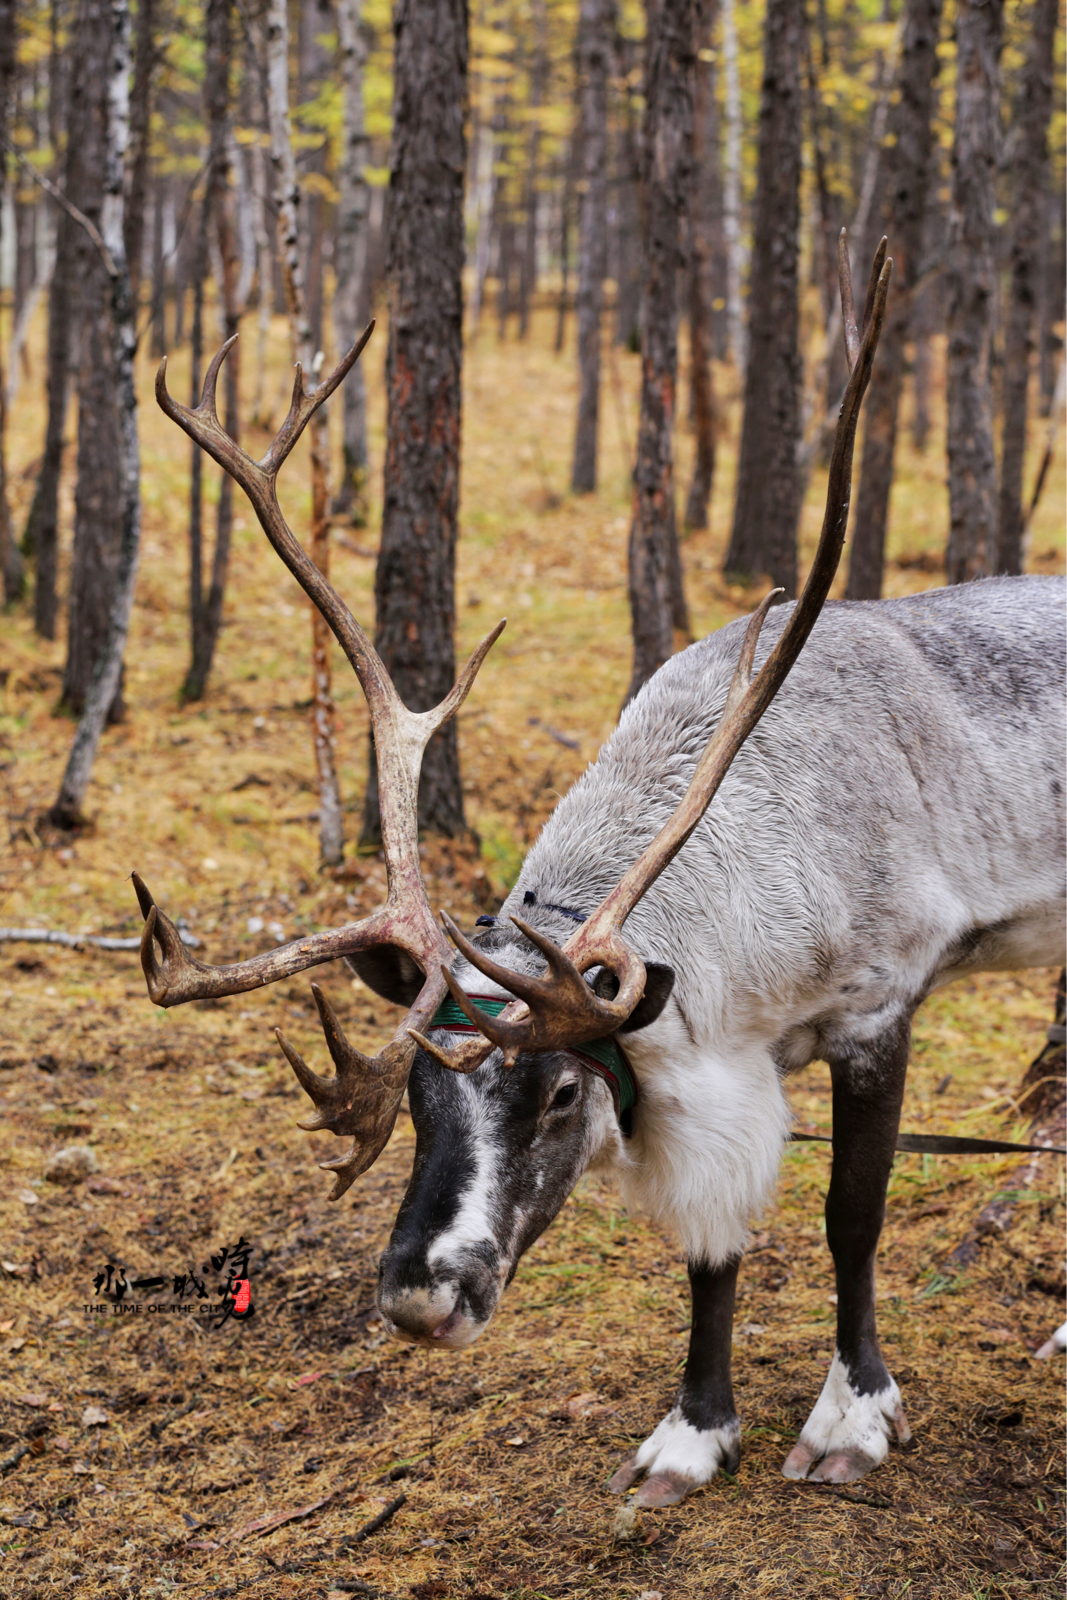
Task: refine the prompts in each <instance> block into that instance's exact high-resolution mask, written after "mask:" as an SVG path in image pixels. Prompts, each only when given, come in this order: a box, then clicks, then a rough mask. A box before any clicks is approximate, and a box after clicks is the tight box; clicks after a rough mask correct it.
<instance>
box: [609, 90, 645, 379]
mask: <svg viewBox="0 0 1067 1600" xmlns="http://www.w3.org/2000/svg"><path fill="white" fill-rule="evenodd" d="M623 92H624V94H625V99H624V102H623V106H622V109H621V115H620V116H619V117H618V119H617V121H616V125H615V139H614V145H615V328H614V335H613V337H614V340H615V343H616V344H621V345H622V346H623V348H624V349H626V350H629V351H631V352H632V353H633V354H635V355H636V354H637V352H638V351H639V350H640V348H641V259H642V254H643V250H642V233H643V229H642V226H641V202H640V185H641V166H640V161H639V158H638V137H637V130H636V128H635V126H634V124H635V122H636V114H635V112H634V108H633V104H632V101H633V96H632V94H631V92H630V90H629V88H628V87H627V88H625V89H624V91H623Z"/></svg>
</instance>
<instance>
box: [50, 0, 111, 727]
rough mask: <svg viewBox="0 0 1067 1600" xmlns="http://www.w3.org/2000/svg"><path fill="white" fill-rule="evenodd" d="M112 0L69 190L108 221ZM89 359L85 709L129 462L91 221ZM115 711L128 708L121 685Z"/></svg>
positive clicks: (72, 615) (83, 240)
mask: <svg viewBox="0 0 1067 1600" xmlns="http://www.w3.org/2000/svg"><path fill="white" fill-rule="evenodd" d="M110 32H111V6H110V4H109V3H108V0H81V5H80V8H79V13H78V26H77V36H76V43H75V49H76V51H77V57H78V59H77V63H76V67H75V71H76V72H77V73H79V74H81V75H82V77H83V81H84V87H85V96H86V106H85V113H86V114H85V123H84V134H83V139H82V146H81V159H80V162H79V166H78V180H79V181H78V186H77V189H76V192H75V193H74V194H73V195H71V196H70V198H71V199H72V200H73V202H74V204H75V205H76V206H77V207H78V208H79V210H80V211H81V212H82V213H83V215H85V216H86V217H88V218H89V220H90V221H91V222H92V223H93V224H94V225H95V226H96V227H97V228H99V227H100V224H101V218H102V213H103V206H104V171H105V165H106V160H107V114H108V104H107V93H108V59H109V47H110V44H111V39H110ZM75 270H76V273H77V281H78V289H79V294H78V320H79V323H80V333H81V360H80V363H79V370H78V477H77V483H76V486H75V490H74V554H73V559H72V562H71V573H70V601H69V607H68V614H67V660H66V665H65V667H64V671H63V696H62V698H63V703H64V705H65V706H67V707H68V708H69V709H70V710H71V711H73V712H75V714H76V715H78V716H80V715H81V714H82V712H83V710H84V708H85V703H86V694H87V693H88V690H89V685H90V683H91V681H92V677H93V668H94V667H95V666H96V663H97V662H98V660H99V659H100V656H101V653H102V651H103V648H104V643H105V641H106V639H107V634H108V624H109V620H110V616H111V606H112V601H113V599H114V596H115V580H116V575H117V570H118V559H119V541H120V538H121V533H122V512H121V498H120V496H121V470H120V460H119V455H118V453H117V452H116V449H115V440H116V438H117V436H118V433H119V418H118V412H117V409H116V383H117V380H118V374H117V372H116V369H115V365H114V352H115V340H114V330H113V328H112V326H111V283H110V280H109V277H108V272H107V269H106V267H105V265H104V262H103V260H102V258H101V255H100V251H99V249H98V248H97V246H96V245H95V244H94V243H93V241H92V239H91V238H90V237H89V235H88V234H87V233H86V232H85V231H84V229H80V228H79V230H78V233H77V238H76V242H75ZM116 689H117V693H116V697H115V702H114V704H113V705H112V706H111V707H110V708H109V710H108V717H109V720H111V721H114V720H117V719H118V718H119V717H121V715H122V710H123V708H122V696H121V688H120V686H119V685H116Z"/></svg>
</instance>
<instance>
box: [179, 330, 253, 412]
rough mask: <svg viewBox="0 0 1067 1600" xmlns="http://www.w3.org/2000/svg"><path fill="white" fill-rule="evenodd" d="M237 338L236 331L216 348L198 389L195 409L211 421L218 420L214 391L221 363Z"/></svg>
mask: <svg viewBox="0 0 1067 1600" xmlns="http://www.w3.org/2000/svg"><path fill="white" fill-rule="evenodd" d="M237 339H238V335H237V334H236V333H233V334H231V335H230V337H229V338H228V339H227V340H226V343H225V344H224V345H222V346H221V348H220V349H218V350H216V352H215V354H214V355H213V356H212V358H211V364H210V365H209V367H208V369H207V372H206V373H205V374H204V384H203V388H202V389H201V390H200V404H199V405H198V406H197V408H196V409H197V410H198V411H206V412H207V414H208V416H209V417H211V419H212V421H214V422H218V420H219V413H218V407H217V404H216V400H215V392H216V388H217V386H218V381H219V372H220V370H221V368H222V363H223V362H224V361H225V360H226V357H227V356H228V355H229V353H230V351H231V350H232V349H233V347H234V345H235V344H236V343H237ZM163 359H164V361H165V360H166V359H167V358H166V356H164V357H163Z"/></svg>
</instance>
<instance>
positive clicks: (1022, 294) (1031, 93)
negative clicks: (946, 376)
mask: <svg viewBox="0 0 1067 1600" xmlns="http://www.w3.org/2000/svg"><path fill="white" fill-rule="evenodd" d="M1058 10H1059V7H1058V4H1057V0H1034V5H1033V8H1032V11H1031V19H1032V20H1031V33H1030V45H1029V49H1028V51H1027V57H1026V66H1025V68H1024V70H1023V75H1022V80H1021V82H1020V84H1019V92H1018V96H1017V99H1016V103H1015V115H1014V119H1013V122H1012V131H1011V140H1012V145H1013V147H1014V150H1013V154H1014V160H1013V162H1012V168H1011V176H1012V182H1011V196H1012V219H1011V290H1010V295H1009V299H1008V307H1007V319H1006V327H1005V330H1004V374H1003V379H1002V384H1001V405H1002V409H1003V413H1004V421H1003V429H1004V431H1003V435H1002V445H1001V458H1000V495H999V505H998V526H997V560H996V570H997V571H998V572H1021V571H1022V570H1023V525H1024V516H1023V464H1024V462H1025V459H1026V417H1027V393H1028V390H1029V386H1030V367H1031V364H1032V360H1031V358H1032V356H1033V350H1034V315H1035V312H1036V309H1037V297H1038V278H1039V275H1040V270H1041V262H1040V256H1041V234H1042V230H1043V229H1044V228H1045V227H1046V226H1047V218H1048V200H1047V194H1048V148H1047V136H1048V122H1049V115H1050V113H1051V110H1052V51H1053V42H1054V39H1055V33H1056V21H1057V13H1058Z"/></svg>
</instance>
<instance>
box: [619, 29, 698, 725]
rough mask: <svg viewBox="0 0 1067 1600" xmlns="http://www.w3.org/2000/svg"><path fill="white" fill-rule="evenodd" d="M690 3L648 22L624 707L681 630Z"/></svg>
mask: <svg viewBox="0 0 1067 1600" xmlns="http://www.w3.org/2000/svg"><path fill="white" fill-rule="evenodd" d="M696 17H697V7H696V0H660V3H659V6H658V8H657V10H656V12H655V14H654V16H653V18H652V19H651V22H650V35H651V36H650V39H649V46H648V68H647V80H646V107H647V109H646V113H645V139H644V180H645V181H644V192H645V215H646V231H645V279H644V290H643V295H642V302H641V416H640V421H639V424H638V434H637V465H636V467H635V469H634V515H633V522H632V525H631V528H630V550H629V582H630V617H631V622H632V627H633V641H634V664H633V675H632V677H631V680H630V687H629V689H628V690H627V693H626V703H628V702H629V701H630V700H632V699H633V697H634V695H635V694H637V692H638V690H639V689H640V688H641V687H642V685H643V684H645V683H647V681H648V679H649V678H650V677H651V676H652V674H653V673H654V672H655V671H656V669H657V668H658V667H661V666H662V665H663V663H664V662H665V661H666V660H667V657H668V656H669V655H670V653H671V647H672V643H673V627H674V626H679V627H683V628H684V627H685V622H686V619H685V617H684V597H683V595H682V592H681V563H680V560H679V556H678V529H677V524H676V520H675V509H674V459H673V431H674V418H675V410H676V405H677V387H678V282H679V275H680V272H681V269H682V267H683V264H684V249H683V239H684V229H685V226H686V206H687V199H688V193H689V186H690V183H691V180H692V168H693V65H694V38H695V28H696Z"/></svg>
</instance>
